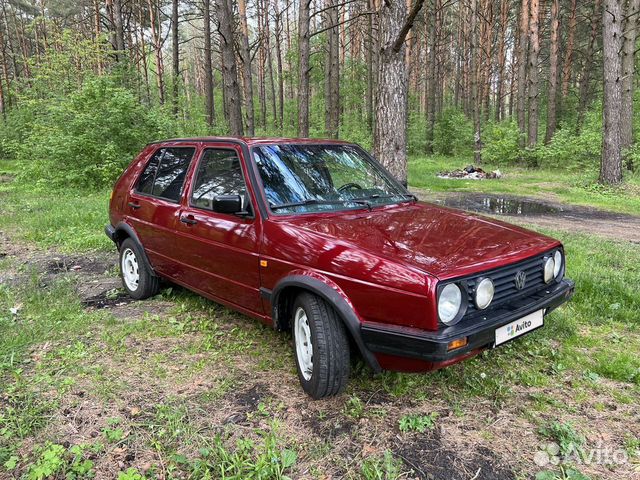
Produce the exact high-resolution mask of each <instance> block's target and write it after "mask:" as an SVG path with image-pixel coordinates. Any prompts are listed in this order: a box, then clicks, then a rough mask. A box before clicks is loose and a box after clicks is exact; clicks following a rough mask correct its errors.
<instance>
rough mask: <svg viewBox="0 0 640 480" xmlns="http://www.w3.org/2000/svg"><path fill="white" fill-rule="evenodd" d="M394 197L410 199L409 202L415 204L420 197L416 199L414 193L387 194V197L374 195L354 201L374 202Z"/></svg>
mask: <svg viewBox="0 0 640 480" xmlns="http://www.w3.org/2000/svg"><path fill="white" fill-rule="evenodd" d="M393 197H403V198H408V199H409V201H414V202H417V201H418V197H416V196H415V195H413V194H412V193H397V194H387V195H380V194H379V193H374V194H373V195H368V196H366V197H358V198H354V199H353V201H366V200H373V199H378V198H393Z"/></svg>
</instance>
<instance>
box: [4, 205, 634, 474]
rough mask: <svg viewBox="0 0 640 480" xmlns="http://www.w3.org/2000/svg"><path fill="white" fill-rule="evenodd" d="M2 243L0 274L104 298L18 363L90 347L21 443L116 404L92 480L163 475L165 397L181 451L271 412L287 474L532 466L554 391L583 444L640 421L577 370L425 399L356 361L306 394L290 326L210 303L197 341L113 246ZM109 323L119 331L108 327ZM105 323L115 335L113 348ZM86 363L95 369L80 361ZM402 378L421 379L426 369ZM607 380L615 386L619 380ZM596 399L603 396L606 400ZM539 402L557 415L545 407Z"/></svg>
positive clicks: (628, 470) (624, 470) (192, 315)
mask: <svg viewBox="0 0 640 480" xmlns="http://www.w3.org/2000/svg"><path fill="white" fill-rule="evenodd" d="M556 218H557V217H556ZM529 220H530V219H529V218H527V221H529ZM576 221H577V220H576ZM602 221H603V222H604V220H602ZM555 227H556V225H554V228H555ZM603 228H604V227H603ZM636 233H639V232H636ZM0 256H1V257H2V258H5V259H7V260H8V261H9V262H10V267H9V268H5V269H3V270H0V284H7V285H15V286H19V285H20V284H21V283H22V282H25V281H26V278H27V277H28V276H30V275H32V274H33V272H34V271H35V272H37V273H38V274H39V275H40V276H41V282H42V286H43V288H46V285H47V284H48V283H50V282H54V281H56V280H58V279H60V278H68V279H70V281H72V282H73V283H74V285H76V289H77V293H78V296H79V298H80V300H81V302H82V303H83V305H84V306H85V308H86V310H87V312H95V311H103V312H106V313H107V314H108V316H109V318H112V320H105V322H104V323H103V324H99V325H96V326H95V328H94V329H92V330H91V331H88V332H86V334H85V335H82V336H81V337H79V338H71V339H67V340H66V341H63V342H46V343H44V344H41V345H36V346H34V347H33V349H32V352H31V361H30V363H29V366H28V367H27V368H26V369H25V372H26V375H31V376H35V375H36V373H37V372H38V371H39V370H40V368H41V367H40V366H41V365H49V367H48V368H51V365H50V362H51V361H52V360H51V358H54V359H55V358H56V356H55V355H56V354H55V352H56V351H58V350H59V349H60V348H61V347H64V346H65V345H68V344H72V345H76V344H77V343H80V344H81V345H83V346H84V347H83V348H86V349H87V350H88V351H89V352H90V354H88V355H87V356H86V358H82V359H80V360H74V361H76V362H77V365H76V368H77V369H78V372H80V373H76V374H74V382H73V385H72V386H71V387H70V388H69V389H68V391H65V392H64V393H63V394H62V395H61V397H60V398H59V403H58V406H57V408H56V409H55V411H54V412H53V416H52V418H51V421H50V422H48V424H47V426H46V427H45V428H44V429H43V430H42V431H40V432H39V433H38V434H37V436H35V437H34V438H31V439H28V440H27V441H26V442H24V444H23V445H22V447H21V453H22V454H24V455H29V452H30V451H31V450H32V449H33V448H34V446H35V445H36V444H39V443H41V442H42V441H44V440H45V439H51V440H52V441H55V442H57V443H61V444H63V445H74V444H80V443H88V442H91V441H94V440H95V439H97V438H100V437H101V435H102V432H104V430H105V428H109V427H108V425H109V423H108V422H109V419H110V418H114V417H118V418H120V419H122V420H121V425H122V428H123V429H124V433H123V434H124V439H123V440H122V441H120V442H118V443H117V444H115V445H110V446H108V447H107V448H106V450H105V451H103V452H101V453H100V454H95V455H93V457H92V460H93V461H94V463H95V470H96V478H99V479H101V478H105V479H107V478H116V472H118V471H121V470H123V469H125V468H129V467H135V468H137V469H138V470H139V471H140V472H150V471H153V472H154V475H156V478H161V479H164V478H169V474H168V473H167V470H166V465H165V464H166V462H167V458H166V457H165V456H163V455H162V454H161V453H159V450H158V447H157V445H156V444H155V443H154V442H156V440H155V439H156V438H157V436H158V435H159V433H158V428H159V427H157V426H156V424H157V423H158V418H159V413H158V412H162V410H161V409H162V408H164V407H165V406H169V407H171V409H173V410H172V411H180V412H186V413H183V414H182V416H181V417H180V422H183V423H180V425H181V427H180V428H178V433H175V435H176V437H175V438H173V441H175V442H177V447H176V450H177V451H178V452H180V453H181V454H184V455H187V456H188V455H197V451H195V450H196V449H195V447H194V446H193V445H195V442H191V441H190V439H191V437H192V436H193V437H195V436H196V435H197V436H198V438H211V437H213V436H215V435H218V434H220V433H221V432H226V434H227V435H229V438H230V440H229V441H231V442H232V441H233V440H234V439H238V438H243V437H245V436H249V437H251V436H255V435H256V433H255V432H256V431H261V430H264V429H267V428H269V425H270V422H271V421H273V420H274V419H276V420H277V421H278V422H279V424H280V425H281V430H282V432H283V435H284V437H285V439H286V441H287V442H288V443H289V444H292V445H295V447H296V449H297V451H298V461H297V463H296V465H295V467H294V471H293V473H292V474H290V476H291V478H324V479H338V478H359V477H360V473H359V472H360V467H359V465H360V464H361V463H362V462H363V461H365V460H366V459H368V458H379V457H381V456H382V455H383V453H384V452H385V451H390V452H391V453H392V454H393V456H394V457H395V458H397V459H399V460H400V461H401V463H402V470H403V471H404V473H403V474H402V475H401V477H402V478H418V479H426V480H511V479H513V480H515V479H518V480H519V479H524V478H532V477H533V476H534V475H535V473H536V472H538V471H539V470H540V468H539V467H537V466H536V465H535V463H534V462H533V456H534V454H535V453H536V451H537V450H538V449H539V445H540V437H539V436H537V435H536V429H537V426H536V424H537V421H539V419H536V418H534V417H532V416H531V415H529V414H528V412H527V408H528V406H527V405H529V404H530V403H531V401H532V398H539V397H540V396H545V397H546V398H549V399H550V400H549V402H550V403H552V402H559V403H561V404H563V405H564V406H565V407H564V408H562V414H561V415H562V417H563V420H566V421H571V422H574V423H575V424H576V425H581V426H582V427H583V428H584V430H585V431H587V438H588V441H589V442H590V443H593V444H595V443H597V442H601V443H604V444H607V445H611V446H612V448H614V447H616V448H619V446H620V445H619V439H621V438H624V436H625V434H626V433H627V432H628V428H629V427H628V425H629V419H635V421H636V422H638V423H640V417H638V412H634V411H633V409H634V408H635V406H634V405H635V404H634V403H631V404H628V405H619V404H616V403H615V402H612V399H611V397H610V396H609V394H608V388H607V387H606V386H605V387H604V388H603V389H602V390H601V391H600V393H598V394H593V396H592V397H591V398H589V399H588V400H586V401H585V400H584V399H577V398H575V397H574V396H572V392H571V387H570V386H571V384H572V382H573V381H574V380H575V379H573V378H571V376H570V375H569V374H567V378H566V379H565V382H564V383H563V384H562V385H560V386H555V385H552V386H548V387H526V386H516V387H515V389H514V392H513V396H511V397H510V398H509V399H508V400H506V402H498V401H497V400H496V399H493V398H491V396H490V395H489V396H487V397H484V398H483V397H479V398H478V397H475V398H462V399H457V400H456V402H455V403H451V400H450V398H451V397H450V395H449V392H447V391H446V386H445V387H442V386H438V387H437V388H434V390H433V392H432V394H431V395H430V396H429V397H428V398H425V397H424V396H421V397H414V396H413V395H411V394H410V393H404V394H402V395H399V396H398V395H394V394H392V393H390V392H389V389H388V388H385V382H387V381H390V380H389V379H393V378H395V377H384V376H383V377H382V378H380V377H377V378H371V374H370V373H369V372H368V371H366V369H364V368H363V367H362V365H355V367H356V372H355V373H354V375H353V377H354V378H353V380H352V384H351V386H350V387H349V388H350V389H349V391H348V392H347V393H346V394H344V395H342V396H340V397H337V398H332V399H327V400H323V401H312V400H310V399H309V398H308V397H307V396H305V394H304V393H303V392H302V390H301V388H300V386H299V384H298V380H297V377H296V375H295V370H294V366H293V365H294V363H293V358H292V353H291V352H292V346H291V341H290V338H289V337H288V336H287V335H283V334H278V333H275V332H272V331H271V330H270V329H267V328H266V327H261V326H257V325H256V324H255V322H253V321H252V320H250V319H248V318H246V317H244V316H242V315H239V314H236V313H233V312H229V311H227V310H225V309H223V308H218V309H215V312H217V313H216V319H215V325H214V326H215V328H214V329H213V332H214V335H213V336H214V337H220V338H222V339H223V340H224V342H222V343H219V344H216V345H219V346H220V348H221V349H222V350H216V348H213V349H208V348H201V346H202V345H203V344H205V343H206V342H207V341H209V340H210V339H211V338H210V337H211V332H210V331H203V330H197V329H196V330H190V329H188V328H187V329H186V330H185V329H174V330H171V329H168V330H162V329H163V328H168V327H166V325H176V324H179V325H184V324H189V323H198V322H204V321H209V319H208V318H205V317H208V316H210V312H209V311H208V310H204V311H202V312H198V311H195V312H192V311H184V308H181V306H180V302H179V301H176V300H175V299H171V298H164V297H163V296H160V297H156V298H154V299H150V300H146V301H142V302H134V301H131V300H130V299H129V298H128V297H125V296H124V295H123V293H122V291H121V290H120V280H119V277H118V273H117V266H116V264H117V256H116V253H115V251H114V252H108V253H90V254H82V255H80V254H78V255H63V254H60V253H58V252H56V251H54V250H51V251H42V250H39V249H37V248H35V247H33V246H31V245H27V244H23V243H20V244H18V243H15V242H14V241H12V239H11V238H9V236H8V235H7V234H6V233H4V234H3V233H1V232H0ZM109 314H110V315H109ZM143 319H145V320H143ZM144 322H152V323H153V325H154V326H155V327H154V328H157V329H159V330H162V333H159V334H158V333H149V331H147V330H145V328H147V327H144V326H138V325H139V324H140V323H144ZM114 325H115V326H114ZM162 325H165V327H162ZM114 328H115V329H116V330H117V332H120V333H110V332H111V330H110V329H114ZM121 332H126V335H124V334H121ZM118 335H120V336H118ZM114 336H118V337H117V342H116V347H114V340H113V338H112V337H114ZM245 343H247V344H245ZM261 355H262V356H264V357H266V359H265V358H263V357H262V356H261ZM47 359H49V360H47ZM53 361H55V360H53ZM47 362H49V363H47ZM60 362H62V363H64V360H60ZM54 367H55V365H54ZM55 368H58V367H55ZM59 368H61V369H63V368H64V365H63V364H61V365H60V366H59ZM461 368H464V367H461ZM96 371H98V372H99V375H98V376H96V374H95V373H93V374H89V372H96ZM433 375H438V374H437V373H436V374H433ZM403 378H409V379H410V380H408V382H421V381H422V379H424V381H426V382H428V381H431V380H430V377H428V376H427V375H425V376H405V377H403ZM610 384H611V386H612V388H615V389H616V390H617V391H621V390H622V391H624V390H625V389H626V388H627V387H626V386H624V385H621V384H618V383H615V382H610ZM614 384H615V385H614ZM445 385H446V384H445ZM354 398H355V399H357V400H358V402H360V403H358V402H354V400H353V399H354ZM594 405H605V407H604V411H602V410H601V409H600V407H598V408H597V409H596V408H594ZM434 412H436V413H437V426H436V428H434V429H428V430H426V431H425V432H423V433H419V432H408V433H407V432H401V431H400V430H399V428H398V422H399V419H401V418H402V417H403V416H405V415H407V414H432V413H434ZM541 415H542V416H543V417H545V416H547V417H548V418H549V419H552V418H553V419H555V418H556V417H557V415H556V414H554V413H550V412H549V413H544V412H543V413H542V414H541ZM176 422H177V420H176ZM636 426H637V425H636ZM163 428H166V427H163ZM639 433H640V432H639ZM581 471H583V472H584V473H585V474H589V475H593V477H592V478H603V479H620V480H623V479H624V480H632V479H634V478H635V479H640V472H639V471H638V470H636V469H635V467H634V466H633V465H627V466H623V467H616V468H613V467H610V466H602V465H593V466H584V467H581ZM0 478H14V477H12V476H10V475H9V476H3V474H2V470H1V469H0ZM380 478H384V477H380Z"/></svg>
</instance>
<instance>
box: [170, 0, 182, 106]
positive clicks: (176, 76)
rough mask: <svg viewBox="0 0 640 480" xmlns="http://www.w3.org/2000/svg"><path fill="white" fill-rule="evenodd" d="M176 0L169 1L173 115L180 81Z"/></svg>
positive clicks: (177, 99) (176, 104)
mask: <svg viewBox="0 0 640 480" xmlns="http://www.w3.org/2000/svg"><path fill="white" fill-rule="evenodd" d="M178 20H179V18H178V0H172V1H171V54H172V67H173V72H172V73H173V81H172V82H171V83H172V84H173V99H172V100H173V102H172V111H173V116H174V117H177V116H178V102H179V98H178V95H179V88H178V86H179V85H178V84H179V82H180V39H179V36H178Z"/></svg>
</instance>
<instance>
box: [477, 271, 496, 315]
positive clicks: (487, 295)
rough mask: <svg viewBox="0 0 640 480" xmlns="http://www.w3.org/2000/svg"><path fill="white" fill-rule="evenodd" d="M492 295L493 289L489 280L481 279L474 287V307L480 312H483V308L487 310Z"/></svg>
mask: <svg viewBox="0 0 640 480" xmlns="http://www.w3.org/2000/svg"><path fill="white" fill-rule="evenodd" d="M494 293H495V288H494V287H493V282H492V281H491V279H490V278H484V279H482V280H481V281H480V283H479V284H478V286H477V287H476V298H475V300H476V307H478V308H479V309H480V310H484V309H485V308H487V307H488V306H489V304H490V303H491V301H492V300H493V294H494Z"/></svg>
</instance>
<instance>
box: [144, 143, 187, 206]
mask: <svg viewBox="0 0 640 480" xmlns="http://www.w3.org/2000/svg"><path fill="white" fill-rule="evenodd" d="M194 152H195V148H161V149H160V150H158V151H157V152H156V153H155V154H154V155H153V157H152V158H151V160H149V163H148V164H147V167H146V168H145V169H144V172H142V175H140V179H139V180H138V186H137V188H136V190H137V191H138V192H140V193H144V194H147V195H153V196H156V197H162V198H166V199H167V200H172V201H175V202H177V201H179V200H180V196H181V195H182V188H183V186H184V179H185V176H186V174H187V169H188V168H189V163H190V162H191V159H192V158H193V154H194Z"/></svg>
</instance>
